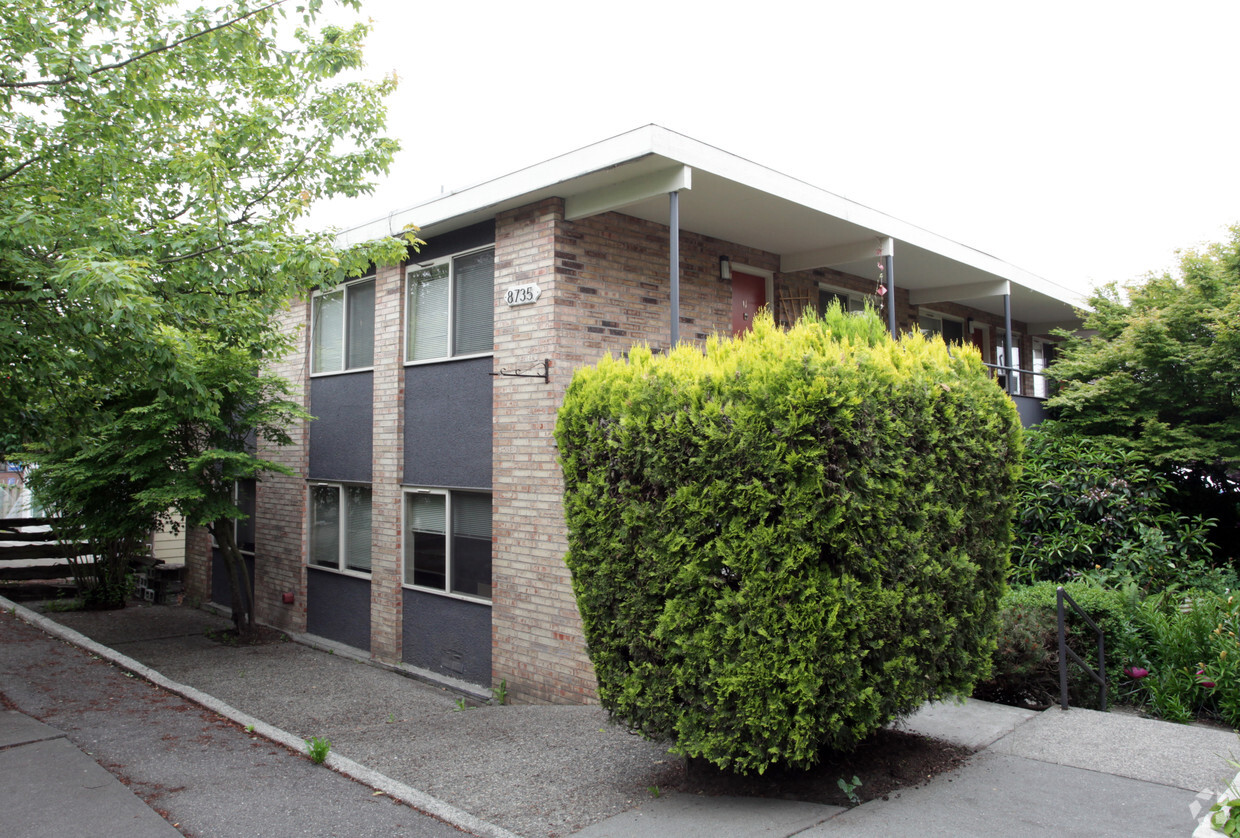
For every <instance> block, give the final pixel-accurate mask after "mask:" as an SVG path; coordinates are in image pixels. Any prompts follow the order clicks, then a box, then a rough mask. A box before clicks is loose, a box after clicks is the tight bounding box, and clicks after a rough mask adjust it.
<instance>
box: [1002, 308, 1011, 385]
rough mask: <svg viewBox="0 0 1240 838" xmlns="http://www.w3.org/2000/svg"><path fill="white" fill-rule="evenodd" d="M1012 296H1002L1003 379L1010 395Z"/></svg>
mask: <svg viewBox="0 0 1240 838" xmlns="http://www.w3.org/2000/svg"><path fill="white" fill-rule="evenodd" d="M1012 369H1013V367H1012V295H1011V294H1004V295H1003V379H1004V383H1005V384H1006V385H1007V386H1006V387H1005V388H1004V389H1006V390H1007V391H1008V395H1011V393H1012Z"/></svg>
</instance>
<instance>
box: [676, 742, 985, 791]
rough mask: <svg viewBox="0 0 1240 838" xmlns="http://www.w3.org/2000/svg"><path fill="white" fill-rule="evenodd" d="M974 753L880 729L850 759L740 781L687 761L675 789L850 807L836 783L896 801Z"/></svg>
mask: <svg viewBox="0 0 1240 838" xmlns="http://www.w3.org/2000/svg"><path fill="white" fill-rule="evenodd" d="M972 755H973V752H972V751H971V750H969V749H968V748H964V747H960V746H958V745H951V744H949V743H947V742H941V741H939V740H936V739H929V738H927V737H925V736H918V735H916V734H913V733H904V732H901V731H895V730H880V731H879V732H877V733H876V734H874V735H873V736H871V737H870V738H869V739H867V740H865V741H864V742H862V743H861V744H860V745H859V746H858V747H857V749H856V750H855V751H853V752H852V753H850V754H836V755H828V756H826V757H824V759H823V760H822V761H821V762H820V763H818V765H816V766H814V767H813V768H810V769H806V770H797V769H788V768H773V769H770V770H768V771H766V772H765V773H763V774H760V775H759V774H751V775H749V776H740V775H737V774H732V773H729V772H726V771H721V770H719V769H718V768H716V767H714V766H713V765H710V764H709V763H706V762H704V761H702V760H691V761H689V764H688V766H687V767H686V770H685V775H684V780H683V782H682V783H681V785H680V786H679V787H678V788H677V789H676V790H677V791H680V792H685V793H688V794H707V795H727V796H736V797H771V798H779V799H781V800H802V801H806V802H809V803H824V804H828V805H833V806H850V805H853V801H852V800H851V799H850V798H849V796H848V794H847V793H846V792H845V790H844V789H842V788H841V787H840V784H839V781H840V780H844V782H845V783H848V784H851V783H852V780H853V778H856V779H858V780H860V781H861V782H860V783H859V784H858V785H857V786H856V787H855V788H854V789H852V792H853V794H854V795H855V796H856V797H857V799H858V800H860V801H862V802H864V801H867V800H874V799H876V798H882V799H883V800H887V799H888V798H890V797H892V796H897V797H898V796H899V791H900V790H901V789H905V788H915V787H917V786H920V785H921V784H922V783H925V782H927V781H928V780H930V779H931V778H933V777H935V776H937V775H939V774H942V773H944V772H947V771H953V770H955V769H956V768H959V767H960V766H962V765H964V763H965V762H967V761H968V759H969V757H970V756H972Z"/></svg>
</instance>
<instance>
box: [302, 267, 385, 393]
mask: <svg viewBox="0 0 1240 838" xmlns="http://www.w3.org/2000/svg"><path fill="white" fill-rule="evenodd" d="M310 333H311V340H310V372H311V373H330V372H344V371H345V370H353V369H365V368H367V367H372V366H374V363H375V280H374V277H373V276H371V277H363V278H362V279H360V280H357V281H356V282H350V283H348V284H347V285H344V286H343V287H341V288H337V289H335V290H333V291H326V292H323V293H319V294H316V295H315V296H314V298H313V300H312V302H311V314H310Z"/></svg>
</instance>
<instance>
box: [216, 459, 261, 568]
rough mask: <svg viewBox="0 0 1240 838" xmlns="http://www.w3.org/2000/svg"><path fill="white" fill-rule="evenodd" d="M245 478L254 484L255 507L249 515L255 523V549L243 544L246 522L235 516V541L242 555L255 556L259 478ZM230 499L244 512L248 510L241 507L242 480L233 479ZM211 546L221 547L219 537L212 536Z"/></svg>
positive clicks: (253, 523)
mask: <svg viewBox="0 0 1240 838" xmlns="http://www.w3.org/2000/svg"><path fill="white" fill-rule="evenodd" d="M244 479H245V480H249V481H250V482H252V483H253V484H254V509H252V510H251V511H250V513H249V515H248V522H249V523H250V524H252V525H254V549H253V550H246V549H244V548H242V546H241V526H242V524H243V523H245V522H243V521H242V520H241V519H240V518H233V522H232V528H233V543H234V544H236V545H237V552H239V553H240V554H241V555H243V556H249V557H250V558H254V554H255V553H256V552H258V524H257V518H258V480H256V479H255V478H253V477H247V478H244ZM230 499H231V500H232V502H233V506H235V507H237V509H238V510H240V511H241V512H242V513H244V512H245V511H246V510H244V509H242V508H241V480H234V481H233V484H232V492H231V497H230ZM211 547H212V548H214V549H216V550H218V549H219V548H220V542H219V539H217V538H216V537H215V536H214V535H213V536H211Z"/></svg>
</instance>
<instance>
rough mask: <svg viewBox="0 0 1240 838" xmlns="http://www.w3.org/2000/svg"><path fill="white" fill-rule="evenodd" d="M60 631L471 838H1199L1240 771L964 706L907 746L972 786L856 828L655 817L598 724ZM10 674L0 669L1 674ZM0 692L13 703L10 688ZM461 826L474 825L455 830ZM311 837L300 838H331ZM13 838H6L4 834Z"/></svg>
mask: <svg viewBox="0 0 1240 838" xmlns="http://www.w3.org/2000/svg"><path fill="white" fill-rule="evenodd" d="M0 606H3V607H5V608H7V607H8V605H7V604H6V603H0ZM55 617H56V619H57V620H60V621H63V622H64V623H66V624H72V625H73V626H74V627H76V628H77V629H78V630H80V631H81V632H83V633H84V634H87V635H90V636H92V637H94V638H95V639H96V640H98V641H100V642H101V643H103V644H105V646H108V647H111V648H112V649H115V650H117V651H118V652H121V653H123V654H124V655H126V656H128V657H131V658H136V659H137V660H140V661H142V662H143V664H145V665H146V666H149V667H152V668H153V669H155V670H157V671H158V672H160V673H162V674H163V676H167V677H168V678H171V679H174V680H175V681H176V682H180V683H181V684H186V685H190V686H189V687H187V688H185V689H182V690H178V692H181V693H182V694H185V692H186V691H187V690H188V691H189V692H191V693H193V694H195V695H200V694H205V699H204V700H206V701H208V702H215V703H216V704H217V705H218V706H219V707H220V708H225V709H224V712H228V708H236V709H235V710H232V711H231V712H232V713H234V714H238V715H239V716H240V717H241V718H246V719H251V718H252V719H255V720H260V719H261V720H262V722H267V723H271V724H272V725H274V727H273V728H271V729H270V730H269V729H267V727H266V726H264V727H263V728H262V732H263V733H264V735H267V736H269V737H272V738H273V739H275V741H280V740H279V738H278V736H279V735H283V736H284V737H286V738H287V739H288V741H290V742H292V743H297V742H300V740H301V739H304V738H308V737H310V736H313V735H321V736H325V737H326V738H328V739H330V740H331V741H332V744H333V754H334V756H333V759H334V760H339V761H340V764H345V763H347V765H348V766H354V767H356V768H357V769H360V770H361V771H362V772H368V773H366V777H367V779H366V780H365V781H366V782H369V783H370V784H371V785H372V786H376V787H380V788H383V787H385V785H384V784H385V783H386V784H390V786H388V787H390V788H392V789H394V790H397V791H399V790H400V789H404V790H406V791H407V792H409V793H411V794H412V796H413V797H414V798H415V799H417V800H423V801H424V802H426V803H427V805H428V806H432V807H433V806H434V805H442V806H444V807H446V809H445V811H447V812H448V813H449V817H448V818H445V819H446V820H449V822H453V823H458V825H459V826H461V827H462V828H463V829H464V830H465V831H468V832H473V833H475V834H484V835H493V836H502V835H508V834H514V835H522V836H526V838H541V836H565V835H570V834H575V835H578V836H580V838H599V836H616V838H627V836H644V835H650V836H656V835H657V836H695V835H702V836H709V838H719V836H792V835H805V836H824V835H871V834H880V835H932V836H933V835H944V836H946V835H979V836H980V835H995V834H1006V835H1081V836H1085V835H1089V836H1106V835H1116V836H1119V835H1124V836H1146V835H1148V836H1165V835H1189V834H1190V833H1191V832H1192V830H1193V828H1194V826H1195V825H1196V821H1197V818H1198V816H1200V815H1201V814H1204V810H1203V808H1202V805H1203V801H1205V803H1204V806H1205V808H1208V806H1209V802H1210V801H1206V798H1208V797H1210V795H1208V794H1205V793H1204V790H1207V789H1211V790H1218V789H1221V788H1222V787H1223V784H1224V782H1225V781H1226V780H1227V779H1230V778H1231V776H1232V775H1233V774H1234V773H1235V772H1234V769H1233V768H1231V767H1230V766H1229V764H1228V763H1227V758H1228V757H1229V756H1231V755H1233V753H1234V754H1238V755H1240V739H1237V737H1236V736H1235V735H1234V734H1233V733H1230V732H1228V731H1223V730H1217V729H1212V728H1204V727H1189V726H1183V725H1175V724H1170V723H1164V722H1158V721H1151V720H1147V719H1142V718H1139V717H1136V716H1132V715H1127V714H1122V713H1098V712H1096V711H1090V710H1079V709H1073V710H1070V711H1068V712H1062V711H1059V710H1057V709H1052V710H1048V711H1045V712H1042V713H1033V712H1030V711H1024V710H1019V709H1016V708H1010V707H1003V706H1000V705H993V704H987V703H985V702H977V701H970V702H968V703H967V704H963V705H956V704H939V705H932V706H930V707H927V708H925V709H923V710H922V711H921V712H920V713H918V714H917V715H915V716H914V717H913V718H911V719H910V720H908V722H906V724H905V727H906V728H907V729H909V730H911V731H914V732H917V733H921V734H923V735H926V736H930V737H934V738H938V739H943V740H947V741H950V742H954V743H958V744H962V745H965V746H967V747H969V748H972V749H978V753H977V754H976V755H975V756H974V757H973V758H972V759H970V761H969V762H968V763H967V764H966V765H964V766H963V767H962V768H960V769H958V770H956V771H953V772H950V773H946V774H942V775H939V776H937V777H935V778H934V779H933V780H931V781H929V782H927V783H925V784H924V785H921V786H920V787H916V788H907V789H905V790H902V791H900V792H897V793H894V794H891V795H889V799H886V800H882V799H879V800H872V801H869V802H867V803H864V804H862V805H860V806H857V807H853V808H848V809H845V808H841V807H836V806H825V805H820V804H815V803H806V802H801V801H791V800H775V799H767V798H726V797H704V796H697V795H682V794H666V793H665V794H661V795H659V796H657V797H655V796H653V795H652V793H651V791H650V789H651V788H652V787H661V788H670V787H675V785H676V782H675V781H676V778H677V776H678V772H679V770H680V769H679V761H678V760H676V759H675V758H672V757H669V756H668V755H666V754H665V753H664V752H663V749H661V748H659V747H658V746H656V745H653V744H652V743H648V742H644V741H642V740H640V739H638V738H636V737H633V736H629V735H628V734H626V733H625V732H624V731H623V730H621V729H619V728H616V727H615V726H613V725H610V724H608V723H607V722H606V719H605V715H604V714H603V713H602V711H600V710H599V709H598V708H596V707H491V706H485V707H476V708H473V709H470V710H468V711H465V712H460V711H459V710H458V702H457V699H458V696H457V695H456V694H454V693H450V692H448V691H446V690H443V689H440V688H437V687H434V686H430V685H426V684H423V683H420V682H417V681H413V680H410V679H409V678H407V677H404V676H402V675H399V674H396V673H393V672H390V671H385V670H383V669H380V668H377V667H373V666H368V665H364V664H359V663H358V662H356V661H354V660H350V659H349V658H348V657H346V656H345V654H344V653H345V651H346V650H344V649H342V648H341V649H337V650H336V652H337V653H336V654H329V653H325V652H322V651H317V650H315V649H311V648H308V647H307V646H305V645H301V644H296V643H282V644H272V645H268V646H259V647H251V648H241V649H237V648H226V647H221V646H220V645H219V644H217V643H215V642H213V641H211V640H209V639H207V638H206V637H204V635H203V633H204V631H205V630H206V629H207V628H222V627H225V626H226V625H227V623H226V621H224V620H221V619H219V618H218V617H216V616H215V615H212V614H209V613H207V612H202V611H195V610H192V609H186V608H171V607H160V606H155V607H135V608H129V609H125V611H123V612H112V613H104V614H90V613H66V614H57V615H55ZM2 645H7V644H0V646H2ZM3 656H4V652H3V649H0V662H2V658H3ZM134 666H140V665H137V664H135V665H134ZM0 672H3V673H4V674H5V676H6V680H4V681H0V692H4V693H6V695H7V694H8V693H9V692H10V689H9V681H8V678H9V677H10V674H9V672H7V671H5V670H0ZM197 691H201V693H198V692H197ZM10 701H12V697H11V696H10ZM225 703H226V704H225ZM19 709H25V708H19ZM31 715H38V714H37V713H31ZM41 717H42V716H41ZM234 717H237V716H234ZM260 724H261V722H260ZM0 747H2V746H0ZM79 747H81V746H80V745H79ZM85 750H91V749H89V748H86V749H85ZM4 754H5V752H4V751H0V757H3V755H4ZM337 755H338V756H337ZM290 756H292V758H293V759H295V760H298V761H299V763H301V764H304V765H306V766H309V763H308V762H306V761H305V760H304V759H300V758H298V757H296V756H295V755H291V754H290ZM0 765H3V762H2V761H0ZM312 768H313V767H312ZM314 770H317V771H319V772H320V773H323V774H331V772H322V770H321V769H314ZM342 779H343V778H342ZM122 790H123V787H122ZM3 793H4V787H0V794H3ZM417 795H422V797H417ZM131 796H132V795H131ZM408 796H409V795H407V797H408ZM175 803H176V800H175V795H173V796H171V797H170V798H168V799H161V802H160V806H161V808H164V807H165V805H166V808H167V811H168V812H169V813H170V815H171V816H173V818H174V820H176V817H175V812H176V809H175V805H174V804H175ZM414 805H415V806H417V805H418V804H417V803H416V802H415V803H414ZM406 811H407V810H406ZM453 812H455V813H458V814H459V815H460V816H461V818H462V819H461V820H460V821H454V820H452V817H453V816H452V815H451V813H453ZM221 814H222V813H221ZM369 815H370V812H369V809H368V808H367V807H365V806H363V807H361V808H359V809H357V810H356V811H353V812H350V811H344V812H343V813H342V815H341V817H342V818H343V822H344V823H351V821H350V820H349V819H350V818H351V817H355V818H366V819H367V821H363V822H368V819H369ZM440 825H442V824H440ZM310 827H311V829H312V831H311V832H307V833H304V834H332V833H329V832H325V831H313V824H310ZM228 830H229V827H228V826H227V819H226V818H221V820H220V821H219V822H214V823H212V822H205V825H203V826H201V827H199V831H196V832H194V834H195V835H202V836H207V835H231V834H237V835H241V834H258V833H257V832H255V833H245V832H236V831H232V832H230V831H228ZM0 833H2V834H10V833H9V832H8V831H6V830H4V828H3V825H0ZM19 834H20V833H19ZM262 834H268V833H266V832H264V833H262ZM289 834H302V833H295V832H290V833H289ZM342 834H349V833H342ZM353 834H359V833H356V832H355V833H353ZM373 834H381V833H380V832H379V831H376V832H374V833H373ZM382 834H420V833H417V832H395V833H382ZM456 834H459V833H456Z"/></svg>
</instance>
